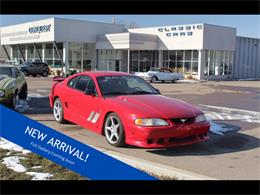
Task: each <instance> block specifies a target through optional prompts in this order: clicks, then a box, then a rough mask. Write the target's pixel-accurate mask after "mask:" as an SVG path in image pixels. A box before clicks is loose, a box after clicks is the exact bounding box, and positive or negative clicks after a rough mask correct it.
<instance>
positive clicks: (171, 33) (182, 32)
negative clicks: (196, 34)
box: [158, 24, 203, 37]
mask: <svg viewBox="0 0 260 195" xmlns="http://www.w3.org/2000/svg"><path fill="white" fill-rule="evenodd" d="M195 29H198V30H200V29H203V25H201V24H199V25H188V26H173V27H164V28H163V27H161V28H158V31H159V32H160V33H162V32H165V35H166V37H177V36H192V35H193V30H195Z"/></svg>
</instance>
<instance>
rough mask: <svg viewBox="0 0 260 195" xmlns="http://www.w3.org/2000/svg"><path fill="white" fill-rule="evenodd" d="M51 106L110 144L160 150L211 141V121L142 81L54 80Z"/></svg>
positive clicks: (111, 76)
mask: <svg viewBox="0 0 260 195" xmlns="http://www.w3.org/2000/svg"><path fill="white" fill-rule="evenodd" d="M50 106H51V107H52V109H53V114H54V118H55V120H56V121H57V122H59V123H62V122H64V121H66V120H67V121H70V122H73V123H76V124H78V125H81V126H83V127H85V128H87V129H90V130H92V131H95V132H97V133H99V134H102V135H105V137H106V139H107V141H108V142H109V144H111V145H113V146H122V145H124V144H129V145H134V146H139V147H144V148H159V147H172V146H179V145H187V144H192V143H196V142H200V141H203V140H206V139H208V136H207V134H208V131H209V127H210V125H209V122H208V121H207V120H206V118H205V116H204V114H203V113H202V112H201V111H200V110H199V109H197V108H195V107H194V106H192V105H190V104H187V103H185V102H183V101H181V100H177V99H173V98H169V97H165V96H162V95H160V92H159V90H157V89H155V88H154V87H153V86H151V85H150V84H149V83H148V82H146V81H144V80H143V79H142V78H140V77H137V76H134V75H131V74H127V73H122V72H102V71H97V72H83V73H78V74H74V75H72V76H70V77H68V78H61V77H59V78H54V79H53V84H52V90H51V93H50Z"/></svg>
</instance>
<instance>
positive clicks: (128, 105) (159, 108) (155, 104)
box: [108, 95, 202, 119]
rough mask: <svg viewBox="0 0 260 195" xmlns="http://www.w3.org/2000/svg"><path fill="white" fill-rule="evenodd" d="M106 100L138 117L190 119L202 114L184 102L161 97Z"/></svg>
mask: <svg viewBox="0 0 260 195" xmlns="http://www.w3.org/2000/svg"><path fill="white" fill-rule="evenodd" d="M108 99H109V101H111V102H113V103H115V104H116V106H120V107H121V108H122V109H124V110H126V109H127V110H128V111H130V112H131V114H134V115H137V116H140V117H148V118H149V117H151V118H152V117H160V118H164V119H170V118H190V117H195V116H197V115H198V114H200V113H202V112H201V111H200V110H199V109H197V108H195V107H194V106H192V105H190V104H188V103H186V102H183V101H181V100H177V99H174V98H170V97H166V96H162V95H128V96H117V97H113V98H108Z"/></svg>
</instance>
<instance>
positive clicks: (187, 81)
mask: <svg viewBox="0 0 260 195" xmlns="http://www.w3.org/2000/svg"><path fill="white" fill-rule="evenodd" d="M176 82H178V83H200V81H199V80H192V79H191V80H189V79H184V80H178V81H176Z"/></svg>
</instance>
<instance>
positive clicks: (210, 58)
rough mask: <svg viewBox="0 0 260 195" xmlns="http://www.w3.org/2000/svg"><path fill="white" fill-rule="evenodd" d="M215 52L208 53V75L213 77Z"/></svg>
mask: <svg viewBox="0 0 260 195" xmlns="http://www.w3.org/2000/svg"><path fill="white" fill-rule="evenodd" d="M215 53H216V52H215V51H209V62H210V64H209V75H215Z"/></svg>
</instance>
